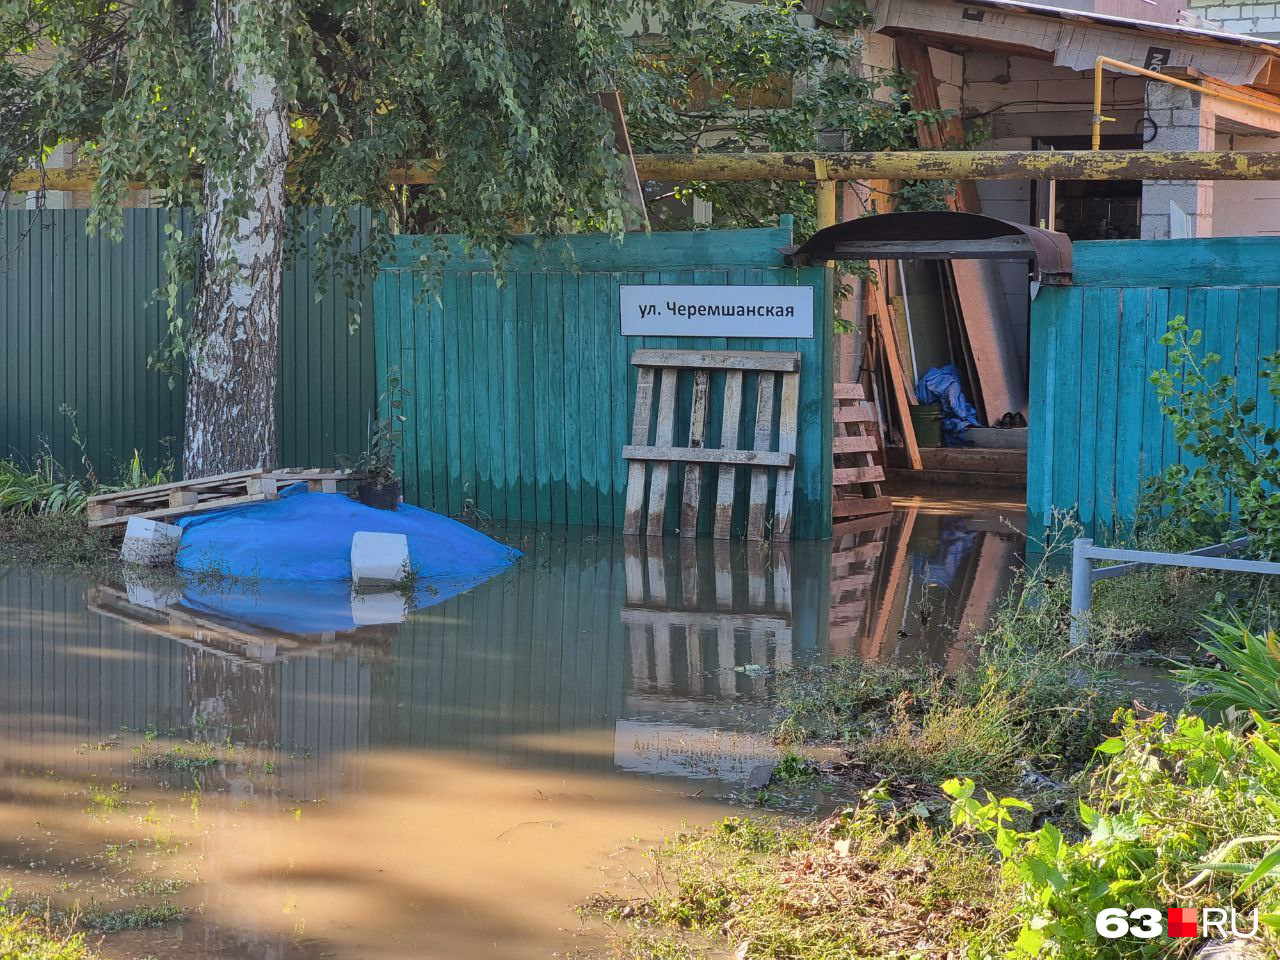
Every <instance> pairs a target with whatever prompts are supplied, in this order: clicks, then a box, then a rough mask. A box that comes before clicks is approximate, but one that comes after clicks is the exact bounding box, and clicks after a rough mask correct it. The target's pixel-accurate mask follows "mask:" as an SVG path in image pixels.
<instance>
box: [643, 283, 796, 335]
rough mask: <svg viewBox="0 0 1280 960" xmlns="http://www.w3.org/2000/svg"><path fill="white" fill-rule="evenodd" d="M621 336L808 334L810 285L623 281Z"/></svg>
mask: <svg viewBox="0 0 1280 960" xmlns="http://www.w3.org/2000/svg"><path fill="white" fill-rule="evenodd" d="M620 292H621V296H620V300H621V304H622V335H623V336H624V337H779V338H784V339H795V338H799V339H809V338H811V337H812V336H813V287H749V286H738V285H712V284H707V285H701V286H664V285H657V284H654V285H636V284H623V285H622V287H621V288H620Z"/></svg>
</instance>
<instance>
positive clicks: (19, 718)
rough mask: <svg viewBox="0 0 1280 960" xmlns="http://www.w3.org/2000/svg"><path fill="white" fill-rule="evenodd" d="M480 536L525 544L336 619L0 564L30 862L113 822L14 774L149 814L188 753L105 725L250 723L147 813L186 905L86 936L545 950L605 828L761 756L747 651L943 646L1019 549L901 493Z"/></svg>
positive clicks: (7, 862) (26, 875)
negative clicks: (645, 526)
mask: <svg viewBox="0 0 1280 960" xmlns="http://www.w3.org/2000/svg"><path fill="white" fill-rule="evenodd" d="M496 536H497V537H498V538H499V539H505V540H507V541H508V542H511V543H513V544H515V545H517V546H519V547H520V548H521V549H522V550H524V551H525V553H526V556H525V558H524V559H523V560H521V561H520V562H519V563H518V564H517V565H516V566H515V567H513V568H512V569H511V570H509V571H506V572H505V573H503V574H501V575H499V576H498V577H496V578H495V579H493V580H491V581H489V582H487V583H483V584H480V585H479V586H477V587H475V588H474V589H472V590H470V591H469V592H466V593H464V594H461V595H458V596H453V597H449V598H447V599H441V600H440V602H438V603H436V604H435V605H434V606H431V607H428V608H426V609H422V610H418V611H415V612H413V613H412V614H410V615H409V617H408V619H407V620H406V621H405V622H404V623H391V624H382V625H378V626H372V627H369V626H365V627H355V628H353V629H347V630H329V631H324V630H321V631H319V632H314V631H308V630H306V629H305V627H306V626H308V625H309V624H308V623H304V622H302V621H299V623H298V624H297V625H296V626H297V627H298V629H295V630H286V629H281V626H282V625H281V623H280V622H279V620H278V618H275V615H274V613H273V614H272V616H270V617H268V616H265V615H264V616H263V617H261V618H259V617H256V616H255V603H260V604H261V606H262V609H263V611H268V610H271V611H275V610H277V609H278V605H276V603H275V599H274V598H273V597H272V596H271V591H270V589H269V588H268V586H267V585H265V584H263V583H259V584H256V585H254V587H253V591H256V593H254V592H247V593H245V594H244V595H242V596H238V597H236V598H235V600H234V603H232V604H227V603H219V604H214V603H211V602H210V601H209V598H208V597H207V596H200V595H197V594H195V593H193V592H191V591H184V590H181V589H179V590H173V589H172V588H169V589H164V590H151V591H148V590H147V589H146V588H145V587H144V586H142V585H141V584H138V583H131V584H85V583H82V582H77V581H74V580H67V579H61V578H57V577H53V576H49V575H46V574H43V573H39V572H35V571H30V570H11V571H9V572H8V573H6V574H0V736H2V737H3V747H0V750H2V751H3V752H2V753H0V777H2V778H3V779H2V781H0V829H3V834H0V839H2V837H3V836H4V835H11V834H12V835H15V836H24V831H25V832H28V833H29V832H30V824H31V823H33V822H34V821H35V820H36V819H39V820H40V821H41V823H42V824H55V823H56V824H60V825H61V826H60V829H62V830H63V831H64V833H63V834H62V835H61V836H62V839H61V841H60V843H61V847H60V848H59V850H60V851H61V852H60V854H58V856H54V855H53V854H49V855H48V857H47V863H48V866H47V867H46V868H45V873H47V874H48V876H46V877H45V878H44V879H45V880H46V881H48V882H49V883H50V884H53V882H54V880H56V879H57V878H58V877H59V876H61V875H60V874H58V872H57V869H55V867H58V865H59V864H60V865H61V866H60V867H58V868H59V869H64V870H70V869H71V868H70V867H69V866H68V864H69V863H70V862H71V860H72V859H75V858H76V857H77V856H83V855H84V854H85V851H88V850H92V849H94V848H95V847H100V846H101V844H103V843H105V842H108V841H109V840H111V838H112V837H113V836H115V837H116V840H118V834H119V833H120V832H121V831H125V830H126V827H127V824H126V823H125V821H126V820H128V817H125V818H124V819H123V820H121V819H120V818H117V820H115V821H112V820H110V818H108V820H107V822H105V823H99V822H97V821H93V822H92V823H87V822H85V821H86V820H87V818H86V817H85V815H84V814H83V808H84V801H83V800H80V799H77V800H74V801H68V800H66V797H67V795H68V793H67V791H68V790H71V789H72V788H71V787H66V786H63V787H59V788H58V790H61V793H59V792H58V790H54V791H52V792H51V791H50V790H49V789H46V788H45V787H41V786H39V785H40V783H42V782H44V781H42V780H41V777H44V778H45V780H47V779H48V777H49V776H51V775H52V774H45V773H44V771H56V774H57V776H58V777H62V778H68V780H67V782H68V783H79V782H81V781H83V780H84V778H85V777H88V776H95V777H97V778H98V780H97V781H94V782H100V783H111V782H113V781H120V782H122V783H125V784H127V785H128V786H129V787H130V791H129V793H128V796H130V797H133V798H136V802H137V803H138V804H146V803H150V804H158V805H159V808H160V809H167V808H166V807H165V804H170V805H173V804H174V803H175V802H176V805H177V807H182V805H183V804H184V803H186V802H187V798H185V797H181V796H175V794H174V790H175V787H174V783H176V784H177V790H178V791H179V793H180V792H181V790H182V789H185V788H189V787H190V786H191V783H190V780H189V779H184V778H182V777H176V776H172V775H169V774H164V773H163V772H162V773H159V774H157V773H155V772H153V771H146V770H142V769H140V768H139V765H138V764H137V762H136V756H134V755H133V754H130V752H129V751H128V749H127V744H126V746H124V747H122V748H121V749H115V750H112V749H107V748H106V747H110V745H111V742H112V738H113V737H115V736H118V735H119V731H121V730H122V729H125V730H132V731H144V730H148V729H152V730H158V731H161V732H162V733H164V732H167V731H178V732H180V733H181V735H184V736H191V737H194V738H196V739H199V740H202V741H205V742H208V743H213V744H225V743H231V744H238V745H244V746H249V747H253V748H255V750H256V751H257V752H256V753H255V752H243V751H242V752H240V753H237V754H236V758H235V761H234V762H232V763H228V764H224V765H221V766H217V767H212V768H210V769H209V770H208V771H201V772H198V773H197V774H195V782H196V783H198V784H199V785H200V786H201V787H202V788H203V794H202V796H203V800H202V805H200V809H199V813H198V815H197V816H196V817H195V819H194V820H192V817H191V816H190V815H184V816H185V817H186V819H185V820H184V819H183V818H181V817H178V818H176V819H174V821H173V824H174V825H171V829H174V830H179V829H180V827H179V826H178V825H179V824H185V826H183V827H182V829H184V830H186V831H187V833H189V834H190V836H191V843H192V851H193V853H192V854H191V857H192V858H193V860H194V864H195V865H194V866H190V865H188V866H184V867H183V869H189V870H190V871H192V872H193V875H194V876H196V877H198V880H199V882H198V884H197V885H196V886H194V887H193V888H192V889H191V890H190V891H189V893H188V894H185V895H184V896H185V897H186V901H185V902H186V903H187V905H188V906H193V907H194V906H198V905H200V904H203V908H202V909H200V910H198V911H197V912H196V913H195V915H194V916H193V919H192V920H190V921H188V922H187V923H186V924H183V925H179V926H170V927H168V928H166V929H164V930H162V931H159V932H157V931H150V932H135V933H131V934H124V935H115V936H113V937H111V938H109V940H108V943H107V950H108V952H109V953H110V954H111V955H113V956H121V957H123V956H142V955H148V954H150V955H155V956H179V955H180V956H184V957H221V956H226V957H273V958H285V957H303V956H305V957H319V956H335V957H340V958H346V957H357V956H370V957H374V956H376V957H399V956H404V957H426V956H431V957H434V956H440V957H488V956H493V957H498V956H502V957H519V956H545V955H546V954H547V953H548V952H549V951H551V950H557V949H559V950H563V949H566V947H568V946H571V945H572V942H571V938H570V936H569V934H566V933H565V932H564V931H563V930H562V929H561V928H562V927H563V928H569V929H572V928H573V927H575V926H576V920H575V918H574V917H573V915H572V913H571V912H570V911H569V909H568V907H569V905H571V904H572V903H574V902H576V901H580V900H581V899H583V898H584V897H585V896H587V895H588V894H590V893H591V892H592V891H593V890H594V889H596V888H597V887H598V886H599V885H600V883H601V871H602V870H604V871H606V872H610V871H611V872H612V874H614V875H616V874H618V873H619V872H624V868H625V866H626V864H627V863H629V862H630V860H629V859H628V855H626V854H625V853H624V852H623V851H622V849H621V848H620V847H619V844H620V843H623V844H628V845H629V846H635V844H634V843H628V838H632V837H640V838H642V839H643V840H644V841H653V840H656V839H657V838H659V837H660V836H661V835H662V833H663V832H665V831H667V830H670V829H671V828H673V827H675V826H676V825H678V824H679V823H680V822H681V821H682V820H689V821H707V820H710V819H713V818H715V817H717V816H720V815H723V813H724V811H725V809H726V808H725V807H724V805H723V803H722V801H719V800H716V799H714V798H716V797H721V798H724V797H727V796H732V795H733V794H735V793H736V792H738V791H740V790H741V789H742V787H743V784H744V783H745V781H746V780H747V779H748V777H749V776H750V774H751V771H752V769H753V768H754V767H755V766H756V765H758V764H759V763H760V762H761V761H762V760H764V759H767V758H768V757H769V756H771V755H772V752H771V748H770V747H769V745H768V744H767V742H765V741H764V740H763V739H762V738H761V737H760V736H759V735H758V732H753V731H758V730H759V729H760V728H761V724H762V723H763V722H764V719H765V716H766V714H767V711H768V698H769V677H770V674H769V671H768V670H767V669H766V668H767V667H768V666H770V665H775V664H787V663H794V662H804V661H806V660H809V659H812V658H814V657H821V656H827V655H833V654H854V655H860V656H867V657H905V656H915V655H926V656H929V657H932V658H935V659H937V660H939V661H942V662H954V661H955V660H956V659H957V658H959V657H960V656H962V655H963V648H962V645H961V643H960V642H958V641H957V636H959V637H960V638H963V637H964V636H965V632H966V631H967V630H971V629H973V628H974V627H975V626H977V625H979V624H980V623H981V622H982V621H983V620H984V619H985V617H986V616H987V615H988V614H989V612H990V610H991V609H992V607H993V604H994V603H995V602H996V600H997V598H998V596H999V593H1000V591H1001V589H1002V588H1003V586H1004V585H1005V584H1006V583H1007V581H1008V578H1009V575H1010V572H1011V568H1012V567H1013V565H1014V564H1015V563H1016V562H1017V558H1018V553H1019V550H1020V537H1018V536H1017V535H1016V534H1014V533H1013V532H1012V531H1011V530H1010V529H1009V528H1008V527H1007V526H1006V525H1004V524H1003V522H1002V521H1001V520H1000V519H999V517H997V516H996V515H994V514H990V515H988V514H978V515H966V516H954V515H947V514H945V513H940V512H937V511H934V510H931V509H929V508H928V506H927V505H920V504H917V505H915V506H911V507H909V508H907V509H903V510H899V511H898V512H897V513H896V514H894V515H893V517H892V518H887V517H886V518H881V520H879V521H873V522H868V523H864V525H863V526H861V527H860V528H852V529H846V530H845V531H843V532H842V533H841V534H840V535H839V536H838V537H837V538H836V539H835V540H833V541H832V542H829V543H799V542H797V543H794V544H791V545H789V546H782V545H778V546H770V545H763V546H762V545H758V544H746V543H742V542H732V543H713V542H711V541H702V540H699V541H695V542H677V541H676V540H675V539H669V540H667V541H665V542H662V543H660V544H659V543H657V542H652V543H650V542H646V541H645V540H643V539H637V540H634V541H632V540H624V539H623V538H621V537H612V536H596V535H594V533H591V534H584V533H582V532H579V531H572V530H570V531H565V530H557V531H552V532H546V531H540V532H531V531H524V530H521V529H519V528H509V529H506V530H498V531H496ZM394 606H395V605H394V604H392V605H391V607H390V608H392V613H394V612H395V611H394V609H393V608H394ZM228 609H234V611H235V614H236V616H230V615H228V613H227V611H228ZM384 619H392V620H394V619H396V617H394V616H388V617H385V618H384ZM957 630H958V631H959V632H958V633H957ZM104 742H105V747H104V746H103V744H104ZM95 745H98V747H102V748H101V749H98V748H95ZM264 758H265V759H264ZM76 778H80V780H77V779H76ZM170 781H173V782H170ZM59 782H61V781H59ZM76 789H79V788H78V787H77V788H76ZM166 789H167V790H168V793H166ZM53 795H57V796H61V797H62V801H61V802H60V803H58V802H54V801H53V800H51V799H50V798H51V796H53ZM695 797H696V799H695ZM131 802H132V801H131ZM304 810H305V813H304V812H303V811H304ZM295 811H296V812H295ZM189 821H190V822H189ZM133 828H136V829H142V827H140V826H138V825H137V824H134V827H133ZM48 829H50V830H52V829H53V827H52V826H49V827H48ZM112 842H115V841H112ZM77 851H78V853H77ZM615 855H617V856H615ZM31 856H32V853H31V848H30V847H29V845H26V842H25V841H23V842H21V843H0V886H3V885H4V884H5V883H6V882H11V881H12V882H18V883H19V884H22V885H26V886H27V887H30V886H32V885H33V884H34V885H38V882H37V881H38V875H39V874H40V871H35V873H34V874H33V872H32V870H30V869H22V868H20V866H19V865H20V864H24V863H26V862H31V861H30V859H29V858H30V857H31ZM59 857H60V858H61V859H59ZM41 862H45V861H41ZM183 862H184V863H186V861H183ZM175 869H176V867H175ZM615 886H616V884H615ZM73 889H75V888H73ZM77 895H78V894H77Z"/></svg>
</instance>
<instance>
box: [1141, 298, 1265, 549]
mask: <svg viewBox="0 0 1280 960" xmlns="http://www.w3.org/2000/svg"><path fill="white" fill-rule="evenodd" d="M1201 340H1202V331H1200V330H1190V329H1189V328H1188V326H1187V321H1186V318H1185V317H1181V316H1179V317H1174V318H1173V319H1172V320H1170V321H1169V326H1168V331H1167V332H1166V333H1165V334H1164V335H1163V336H1162V337H1161V338H1160V342H1161V343H1162V344H1164V345H1165V346H1167V347H1169V360H1168V364H1167V367H1166V368H1165V369H1161V370H1157V371H1155V372H1154V373H1152V374H1151V382H1152V383H1153V384H1155V386H1156V393H1157V396H1158V397H1159V398H1160V403H1161V408H1162V410H1163V412H1164V415H1165V418H1166V419H1167V420H1168V421H1169V422H1170V423H1171V424H1172V425H1173V432H1174V437H1175V439H1176V440H1177V441H1178V445H1179V446H1181V447H1182V448H1183V449H1184V450H1185V451H1186V452H1187V453H1188V454H1190V456H1191V458H1192V459H1193V463H1194V465H1193V466H1188V465H1187V464H1185V463H1180V464H1174V465H1172V466H1170V467H1168V468H1167V469H1166V471H1165V473H1164V475H1163V476H1161V477H1158V478H1156V479H1155V480H1154V481H1153V482H1152V483H1151V485H1150V490H1149V497H1150V502H1151V503H1152V504H1153V505H1154V506H1155V507H1156V508H1157V510H1156V512H1157V513H1161V512H1163V513H1167V512H1173V513H1174V514H1175V515H1176V516H1177V518H1178V523H1179V525H1180V526H1181V527H1182V528H1183V529H1184V530H1185V531H1187V534H1188V535H1189V536H1192V537H1196V538H1198V539H1200V540H1201V541H1202V542H1203V543H1215V542H1219V541H1221V540H1224V539H1227V538H1228V537H1229V536H1230V535H1231V534H1232V533H1234V532H1236V531H1243V532H1244V533H1246V534H1249V535H1250V536H1251V537H1252V538H1253V540H1252V543H1251V544H1250V553H1251V554H1252V555H1254V556H1257V557H1262V558H1267V559H1272V558H1275V557H1276V556H1280V429H1277V428H1276V427H1275V426H1274V425H1273V424H1270V423H1266V422H1264V421H1262V420H1259V419H1258V417H1257V416H1256V414H1257V409H1258V402H1257V400H1255V399H1254V398H1253V397H1250V396H1249V393H1251V392H1254V391H1252V390H1245V391H1243V393H1242V391H1240V390H1239V389H1238V385H1237V381H1236V377H1235V376H1232V375H1230V374H1220V375H1217V376H1215V375H1214V373H1215V371H1214V368H1215V367H1216V366H1217V364H1219V363H1220V362H1221V360H1222V358H1221V357H1220V356H1219V355H1218V354H1216V353H1213V352H1203V353H1201V352H1200V351H1199V350H1197V348H1198V347H1199V346H1200V343H1201ZM1198 354H1199V355H1198ZM1261 364H1262V365H1261V367H1260V369H1259V373H1258V376H1259V379H1260V380H1261V381H1262V384H1261V386H1262V387H1263V388H1265V389H1266V390H1267V391H1268V392H1270V394H1271V395H1272V396H1273V397H1275V398H1277V399H1280V354H1271V355H1269V356H1266V357H1263V358H1262V360H1261ZM1242 397H1243V398H1242Z"/></svg>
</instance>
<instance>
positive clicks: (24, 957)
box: [0, 894, 97, 960]
mask: <svg viewBox="0 0 1280 960" xmlns="http://www.w3.org/2000/svg"><path fill="white" fill-rule="evenodd" d="M7 899H8V895H7V894H4V895H0V957H3V958H4V960H95V958H96V957H97V954H96V953H94V951H92V950H90V949H89V946H88V945H87V944H86V943H85V938H84V934H83V933H74V932H72V931H71V930H69V929H62V928H61V927H57V926H55V925H53V924H51V923H49V922H47V921H45V920H43V919H41V918H39V917H34V916H32V915H30V914H28V913H24V912H22V911H17V910H10V909H8V908H7V905H6V901H7Z"/></svg>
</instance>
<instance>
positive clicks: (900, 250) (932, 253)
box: [832, 236, 1036, 260]
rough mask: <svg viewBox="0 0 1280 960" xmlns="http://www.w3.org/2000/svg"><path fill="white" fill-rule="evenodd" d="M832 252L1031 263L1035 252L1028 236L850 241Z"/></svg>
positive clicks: (853, 255) (865, 256)
mask: <svg viewBox="0 0 1280 960" xmlns="http://www.w3.org/2000/svg"><path fill="white" fill-rule="evenodd" d="M832 252H834V253H839V254H843V255H845V256H846V257H848V258H849V259H851V260H899V259H902V260H1031V259H1034V258H1035V255H1036V254H1035V248H1034V247H1032V245H1031V240H1030V239H1029V238H1027V237H1025V236H1017V237H995V238H993V239H990V240H849V241H845V242H843V243H837V244H835V246H834V247H833V248H832Z"/></svg>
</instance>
